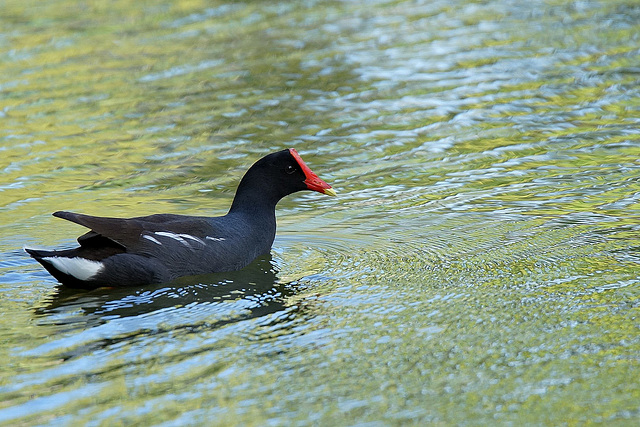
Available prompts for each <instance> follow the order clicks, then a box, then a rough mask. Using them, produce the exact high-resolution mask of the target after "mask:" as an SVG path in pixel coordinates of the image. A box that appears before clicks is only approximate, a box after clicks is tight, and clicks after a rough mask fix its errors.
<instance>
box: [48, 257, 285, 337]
mask: <svg viewBox="0 0 640 427" xmlns="http://www.w3.org/2000/svg"><path fill="white" fill-rule="evenodd" d="M294 292H295V288H294V287H293V286H291V285H290V284H289V283H282V282H279V280H278V277H277V270H276V267H275V263H274V262H273V261H272V259H271V255H270V254H268V255H266V256H263V257H260V258H258V259H257V260H256V261H254V262H253V263H251V264H250V265H248V266H247V267H246V268H244V269H243V270H240V271H234V272H229V273H213V274H207V275H201V276H192V277H185V278H181V279H178V280H176V281H174V282H172V283H169V284H164V285H149V286H146V287H142V288H135V289H133V288H98V289H93V290H89V291H81V290H77V289H70V288H67V287H66V286H59V287H58V289H57V292H56V293H55V294H53V295H52V296H51V297H50V301H49V302H48V304H46V305H45V306H43V307H40V308H37V309H36V315H38V317H40V320H41V323H42V322H44V323H53V324H60V323H64V324H69V325H70V326H71V324H78V323H80V324H82V325H84V326H86V325H89V326H93V325H96V324H102V323H104V322H106V321H107V320H110V319H113V318H116V317H121V318H123V317H130V316H140V315H142V314H147V313H152V312H155V311H158V310H162V309H167V308H172V307H173V308H181V307H182V308H185V307H186V308H188V309H194V308H195V307H196V306H197V305H198V304H207V305H212V304H227V305H228V304H229V303H231V302H238V304H237V306H236V307H235V308H236V310H234V311H235V312H236V313H235V315H236V316H237V317H235V316H232V318H228V319H225V321H224V323H228V322H232V321H239V320H243V319H248V318H253V317H260V316H264V315H267V314H270V313H275V312H277V311H280V310H283V309H285V308H286V307H287V298H288V297H289V296H291V295H293V294H294ZM238 311H239V312H240V313H238ZM64 314H68V316H64ZM78 314H79V315H78ZM229 314H230V313H226V315H227V316H228V315H229ZM221 321H222V320H221ZM216 323H218V322H216Z"/></svg>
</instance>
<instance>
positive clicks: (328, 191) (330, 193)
mask: <svg viewBox="0 0 640 427" xmlns="http://www.w3.org/2000/svg"><path fill="white" fill-rule="evenodd" d="M323 193H324V194H326V195H328V196H337V195H338V193H336V190H334V189H333V188H325V189H324V191H323Z"/></svg>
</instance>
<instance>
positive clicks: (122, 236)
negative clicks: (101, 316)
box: [53, 211, 212, 252]
mask: <svg viewBox="0 0 640 427" xmlns="http://www.w3.org/2000/svg"><path fill="white" fill-rule="evenodd" d="M53 216H55V217H58V218H62V219H66V220H68V221H71V222H74V223H76V224H79V225H82V226H84V227H87V228H89V229H90V230H91V231H89V232H88V233H86V234H83V235H82V236H80V237H79V238H78V243H80V245H82V246H86V245H91V244H95V243H96V242H98V241H99V240H98V239H103V238H107V239H109V240H110V241H112V242H114V243H116V244H117V245H120V246H121V247H122V248H123V249H126V250H127V251H128V252H138V251H143V252H149V249H150V248H155V249H160V248H159V247H155V246H161V245H158V244H157V243H155V242H157V241H160V239H162V238H172V239H174V240H177V241H185V242H186V243H190V242H191V241H195V242H197V240H196V239H204V238H205V235H206V234H207V232H208V231H210V230H211V228H212V227H211V224H210V223H209V222H208V221H207V220H206V218H203V217H187V216H183V215H170V214H157V215H150V216H144V217H136V218H109V217H98V216H91V215H84V214H79V213H74V212H64V211H59V212H55V213H54V214H53ZM145 236H146V237H145ZM191 237H192V238H191ZM154 244H155V246H154ZM185 246H186V245H185ZM197 246H198V245H193V247H197ZM152 252H155V250H153V251H152Z"/></svg>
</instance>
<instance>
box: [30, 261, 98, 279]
mask: <svg viewBox="0 0 640 427" xmlns="http://www.w3.org/2000/svg"><path fill="white" fill-rule="evenodd" d="M42 259H43V260H44V261H47V262H49V263H51V264H52V265H53V266H54V267H55V268H56V269H57V270H59V271H61V272H63V273H65V274H68V275H70V276H73V277H75V278H76V279H78V280H89V279H91V278H92V277H94V276H95V275H97V274H98V273H100V272H101V271H102V270H103V269H104V264H103V263H101V262H100V261H92V260H90V259H84V258H80V257H75V258H64V257H58V256H51V257H44V258H42Z"/></svg>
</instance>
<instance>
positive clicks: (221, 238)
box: [205, 236, 225, 242]
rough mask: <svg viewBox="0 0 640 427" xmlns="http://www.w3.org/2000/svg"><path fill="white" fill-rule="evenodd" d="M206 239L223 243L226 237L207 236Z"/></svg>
mask: <svg viewBox="0 0 640 427" xmlns="http://www.w3.org/2000/svg"><path fill="white" fill-rule="evenodd" d="M205 239H207V240H213V241H214V242H222V241H223V240H225V238H224V237H211V236H207V237H205Z"/></svg>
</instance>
